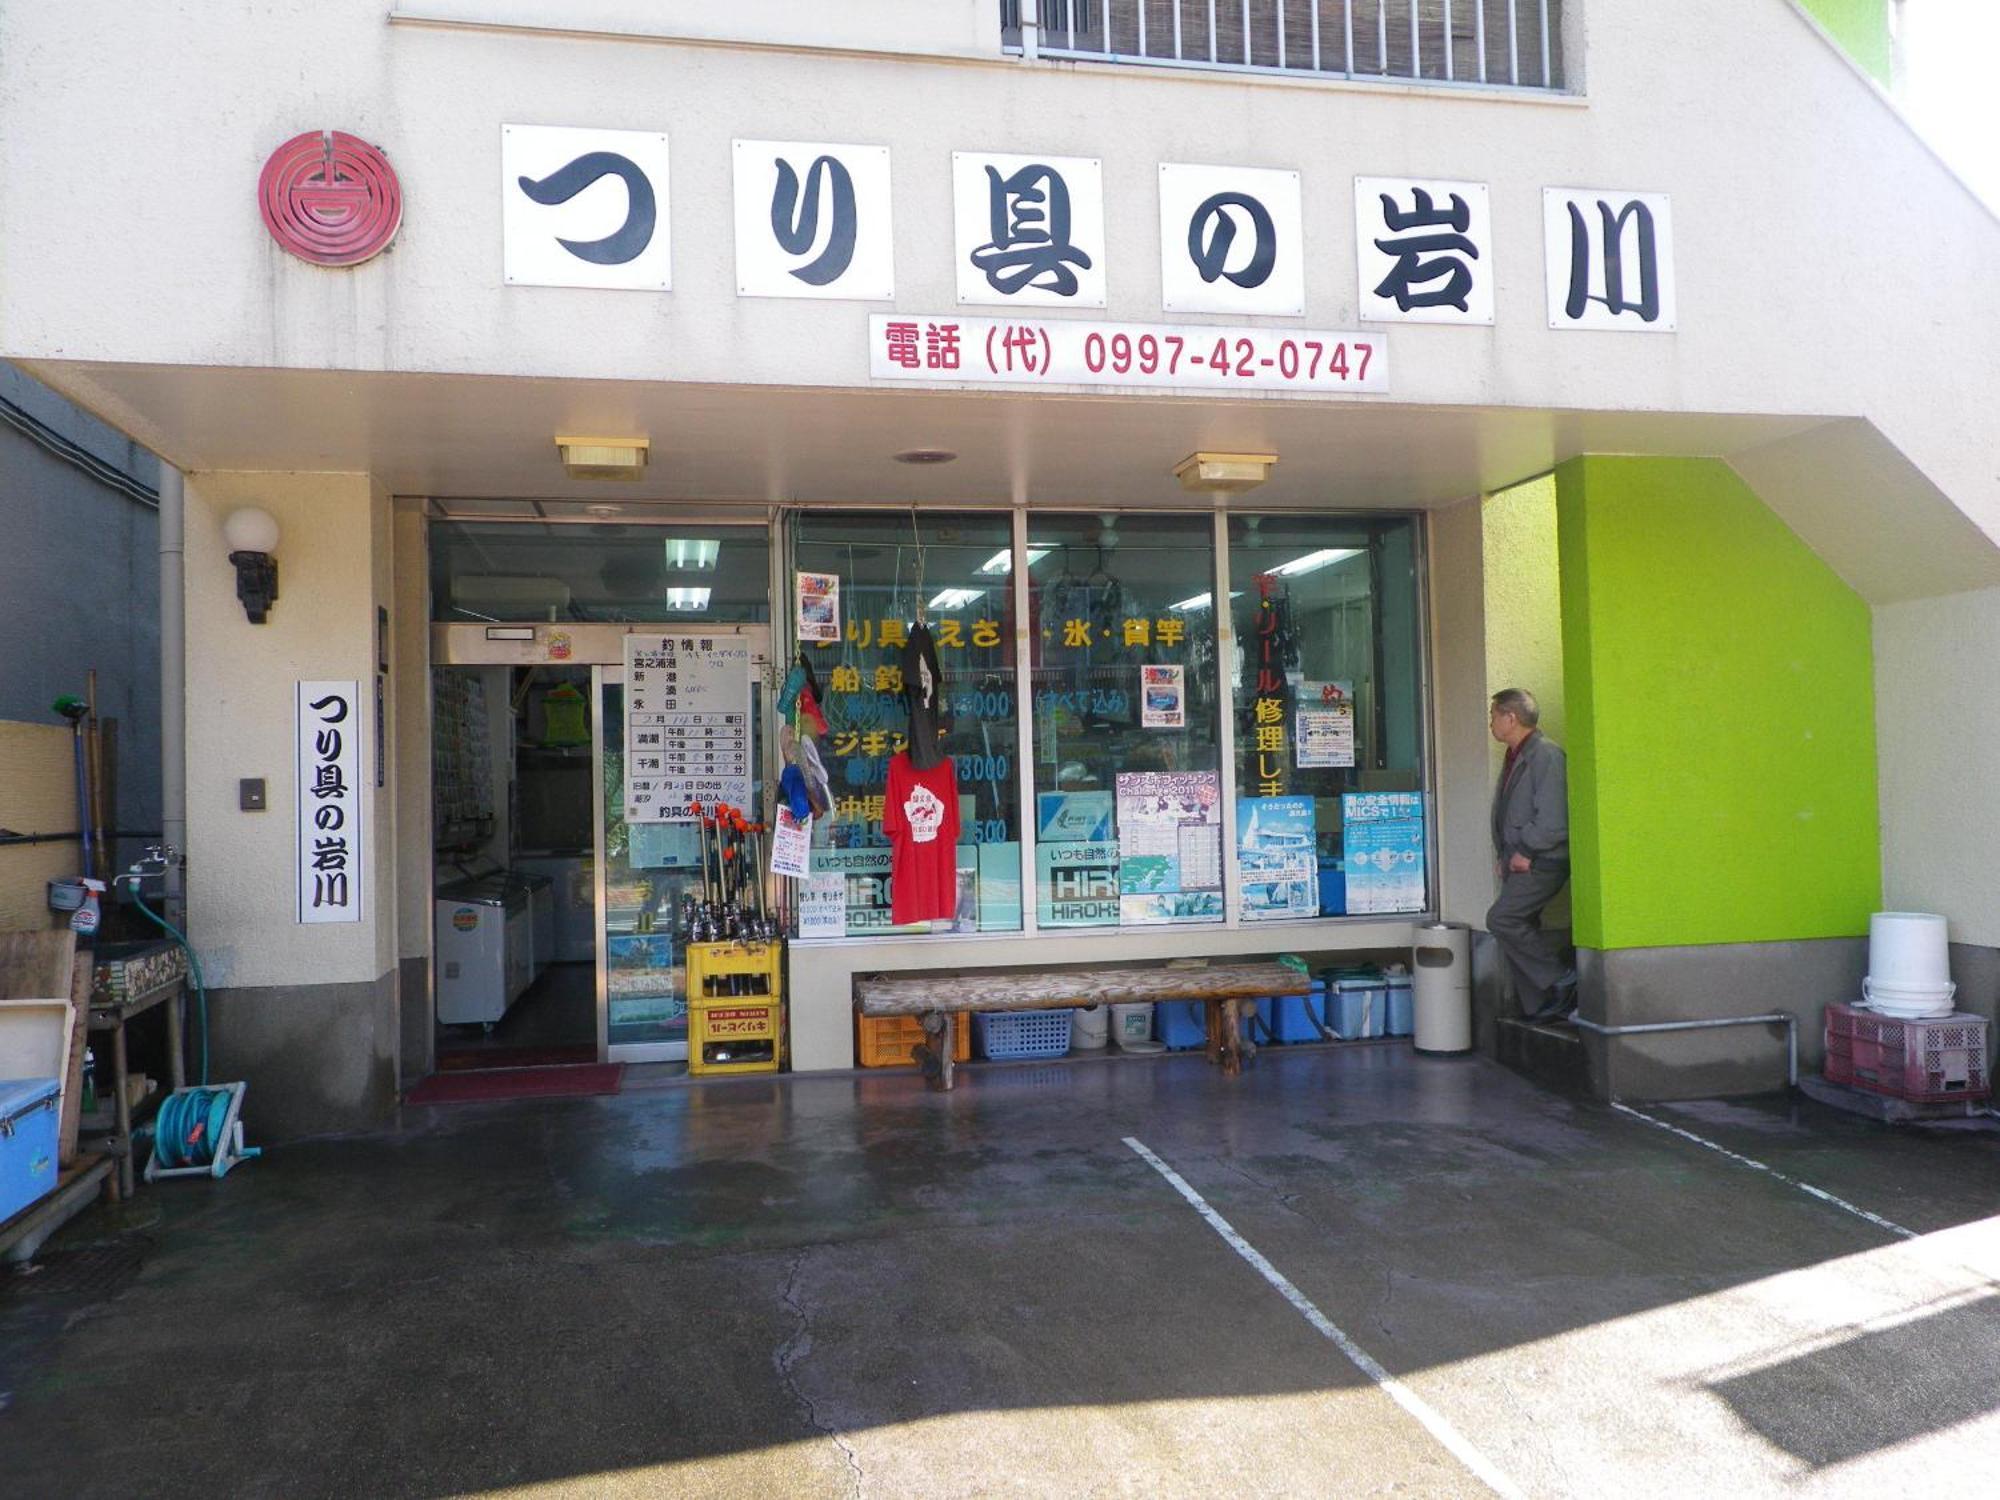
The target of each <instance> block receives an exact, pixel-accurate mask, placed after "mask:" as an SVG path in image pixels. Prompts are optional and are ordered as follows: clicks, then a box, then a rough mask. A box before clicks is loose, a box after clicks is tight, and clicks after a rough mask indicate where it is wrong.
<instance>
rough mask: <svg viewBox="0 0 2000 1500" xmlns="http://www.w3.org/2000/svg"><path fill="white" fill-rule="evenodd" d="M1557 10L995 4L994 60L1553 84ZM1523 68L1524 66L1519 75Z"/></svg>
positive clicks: (1421, 3) (1442, 2)
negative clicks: (1005, 56) (998, 54)
mask: <svg viewBox="0 0 2000 1500" xmlns="http://www.w3.org/2000/svg"><path fill="white" fill-rule="evenodd" d="M1562 5H1563V0H1000V35H1001V48H1002V50H1003V51H1006V52H1009V53H1013V54H1015V55H1018V56H1020V57H1021V58H1022V59H1023V60H1026V61H1033V60H1035V59H1037V58H1058V59H1063V60H1067V61H1080V62H1116V63H1135V64H1140V65H1143V66H1147V67H1161V68H1196V69H1202V70H1204V71H1213V70H1219V71H1224V72H1231V73H1262V74H1271V75H1277V76H1283V77H1291V78H1296V77H1301V76H1305V77H1322V78H1339V79H1344V80H1349V81H1362V82H1366V81H1382V82H1397V83H1415V84H1424V85H1431V86H1436V87H1441V88H1452V87H1483V88H1495V87H1498V88H1520V89H1528V90H1532V91H1534V92H1537V93H1546V92H1549V91H1551V90H1559V89H1561V88H1562V87H1563V83H1562V76H1561V75H1562V57H1561V39H1562ZM1524 61H1525V67H1524Z"/></svg>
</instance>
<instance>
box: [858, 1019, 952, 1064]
mask: <svg viewBox="0 0 2000 1500" xmlns="http://www.w3.org/2000/svg"><path fill="white" fill-rule="evenodd" d="M952 1024H953V1026H954V1027H955V1028H956V1029H957V1034H956V1035H955V1036H954V1037H953V1038H952V1042H951V1057H952V1061H953V1062H970V1061H972V1015H971V1013H970V1012H961V1013H959V1014H958V1015H956V1016H953V1017H952ZM923 1044H924V1023H923V1018H922V1017H921V1016H856V1017H855V1018H854V1055H855V1056H856V1057H857V1058H859V1059H860V1060H861V1066H862V1067H864V1068H907V1067H910V1066H911V1065H912V1058H911V1049H912V1048H915V1047H921V1046H922V1045H923Z"/></svg>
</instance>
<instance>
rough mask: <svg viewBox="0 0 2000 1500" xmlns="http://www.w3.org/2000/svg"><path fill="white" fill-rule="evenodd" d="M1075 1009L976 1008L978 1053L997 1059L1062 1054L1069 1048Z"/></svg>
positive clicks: (975, 1023)
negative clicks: (988, 1009)
mask: <svg viewBox="0 0 2000 1500" xmlns="http://www.w3.org/2000/svg"><path fill="white" fill-rule="evenodd" d="M1075 1014H1076V1012H1075V1010H1074V1009H1073V1008H1070V1007H1065V1008H1064V1009H1062V1010H996V1011H984V1010H982V1011H975V1012H974V1013H973V1018H972V1019H973V1025H974V1029H975V1030H976V1031H977V1032H978V1033H979V1055H980V1056H981V1057H984V1058H990V1059H991V1060H993V1061H994V1062H1003V1061H1006V1060H1007V1059H1009V1058H1017V1057H1061V1056H1062V1055H1063V1054H1064V1053H1066V1052H1068V1051H1069V1033H1070V1026H1071V1024H1072V1020H1073V1018H1074V1016H1075Z"/></svg>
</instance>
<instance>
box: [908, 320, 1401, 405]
mask: <svg viewBox="0 0 2000 1500" xmlns="http://www.w3.org/2000/svg"><path fill="white" fill-rule="evenodd" d="M868 373H869V374H870V375H872V376H873V377H874V378H875V379H877V380H922V381H929V382H932V383H938V382H945V383H955V384H963V385H1112V386H1125V387H1133V386H1138V387H1153V388H1159V387H1167V388H1171V389H1175V390H1202V391H1224V392H1231V393H1236V394H1251V393H1260V392H1277V391H1284V392H1295V393H1300V394H1310V395H1332V394H1338V393H1344V392H1354V391H1369V392H1380V391H1386V390H1388V389H1389V359H1388V350H1387V348H1386V347H1385V346H1384V342H1383V340H1382V338H1381V336H1380V335H1379V334H1370V333H1329V332H1325V331H1321V330H1314V329H1302V328H1217V327H1210V326H1206V325H1201V324H1164V323H1097V322H1084V321H1079V320H1074V319H1068V318H1061V319H1058V318H1048V319H1022V318H907V317H896V316H893V315H891V314H887V313H878V314H875V315H874V316H872V317H870V318H869V320H868Z"/></svg>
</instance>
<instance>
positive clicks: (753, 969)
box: [687, 943, 785, 1004]
mask: <svg viewBox="0 0 2000 1500" xmlns="http://www.w3.org/2000/svg"><path fill="white" fill-rule="evenodd" d="M784 951H785V950H784V946H783V945H782V944H780V943H689V944H688V946H687V993H688V1001H689V1003H690V1004H692V1003H693V1002H694V1001H696V1000H776V999H779V998H781V997H782V996H783V994H784V967H783V960H784ZM732 978H742V979H748V980H749V981H751V983H750V984H747V985H744V986H743V988H744V989H748V990H751V991H752V993H750V994H743V993H737V994H733V995H732V994H730V993H728V990H729V984H728V981H729V980H731V979H732ZM759 980H761V981H762V983H758V982H757V981H759ZM711 981H713V984H711Z"/></svg>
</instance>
